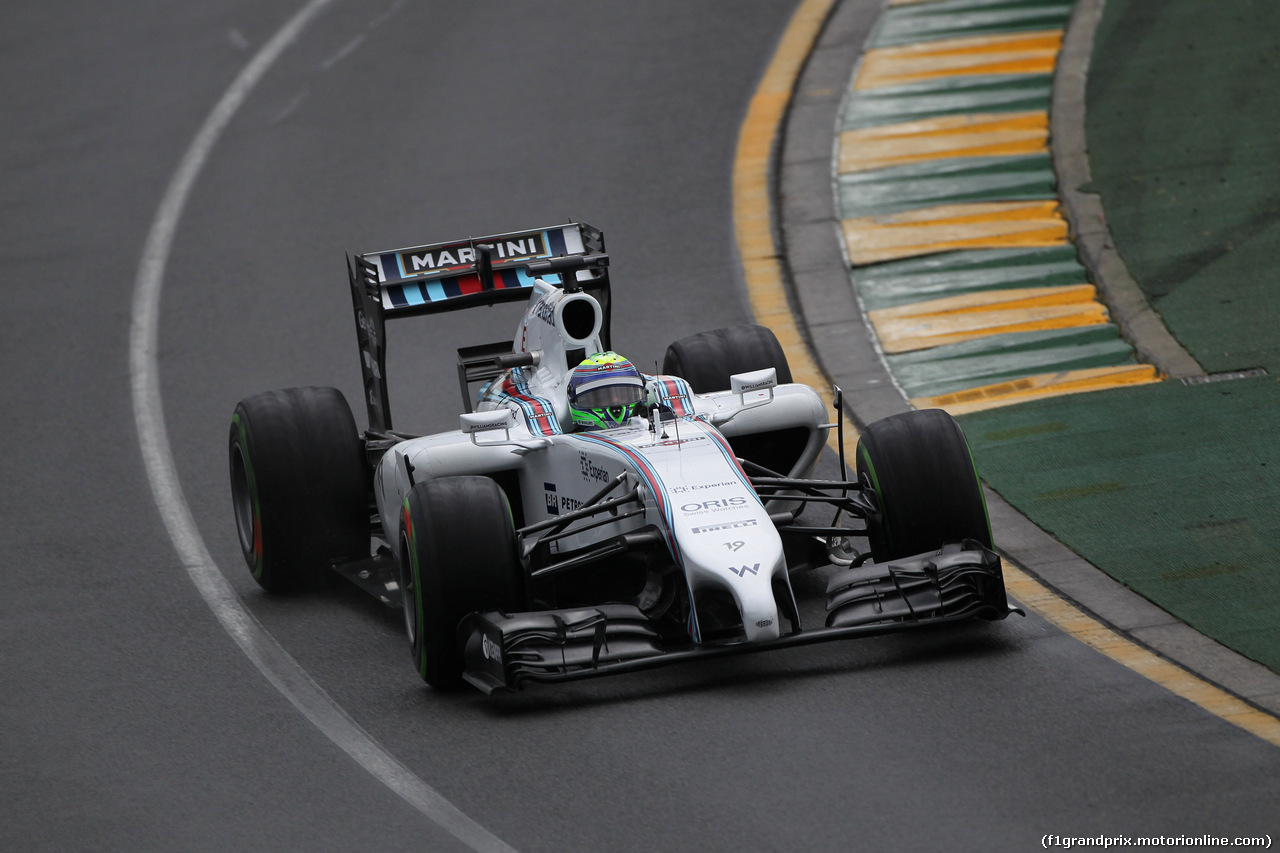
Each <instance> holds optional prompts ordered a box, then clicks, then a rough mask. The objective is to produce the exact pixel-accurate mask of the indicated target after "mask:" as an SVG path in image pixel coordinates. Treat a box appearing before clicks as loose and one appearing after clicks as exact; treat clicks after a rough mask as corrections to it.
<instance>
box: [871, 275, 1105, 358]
mask: <svg viewBox="0 0 1280 853" xmlns="http://www.w3.org/2000/svg"><path fill="white" fill-rule="evenodd" d="M1096 295H1097V292H1096V291H1095V289H1094V287H1093V285H1091V284H1078V285H1063V286H1059V287H1028V288H1017V289H1010V290H986V291H982V292H981V293H972V294H965V295H963V296H949V297H947V298H945V299H932V300H929V301H927V302H915V303H912V304H910V305H900V306H898V307H896V308H881V309H878V310H875V311H869V312H867V317H868V318H869V319H870V320H871V324H872V326H874V327H875V330H876V336H877V337H878V338H879V339H880V346H881V347H882V348H883V349H884V351H885V352H887V353H899V352H911V351H913V350H921V349H931V348H932V347H937V346H942V345H943V344H954V343H959V342H960V341H968V340H973V339H974V338H985V337H990V336H991V335H1002V334H1008V333H1011V332H1037V331H1043V330H1046V329H1066V328H1073V327H1077V326H1097V325H1101V324H1102V323H1105V322H1107V311H1106V309H1105V308H1104V307H1103V306H1102V305H1101V303H1099V302H1098V301H1097V300H1096V298H1095V297H1096Z"/></svg>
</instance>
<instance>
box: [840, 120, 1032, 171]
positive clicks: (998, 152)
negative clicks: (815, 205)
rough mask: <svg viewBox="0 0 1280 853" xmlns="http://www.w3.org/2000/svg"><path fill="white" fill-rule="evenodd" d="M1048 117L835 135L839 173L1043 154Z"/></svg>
mask: <svg viewBox="0 0 1280 853" xmlns="http://www.w3.org/2000/svg"><path fill="white" fill-rule="evenodd" d="M1048 142H1049V116H1048V114H1047V113H1043V112H1022V113H992V114H973V115H960V116H943V117H941V118H931V119H922V120H920V121H911V122H904V123H902V124H890V125H883V126H881V127H870V128H865V129H862V130H847V131H845V132H844V133H842V134H840V166H839V171H840V173H841V174H847V173H850V172H864V171H868V170H870V169H883V168H886V167H888V166H901V165H904V164H907V163H918V162H921V161H925V160H941V159H946V158H949V157H1011V156H1017V155H1024V154H1043V153H1044V152H1046V151H1048V150H1049V148H1048Z"/></svg>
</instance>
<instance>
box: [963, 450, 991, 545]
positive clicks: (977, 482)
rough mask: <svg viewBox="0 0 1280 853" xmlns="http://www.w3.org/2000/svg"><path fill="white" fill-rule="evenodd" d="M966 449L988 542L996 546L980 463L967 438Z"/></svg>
mask: <svg viewBox="0 0 1280 853" xmlns="http://www.w3.org/2000/svg"><path fill="white" fill-rule="evenodd" d="M961 433H962V434H963V430H961ZM964 444H965V451H966V452H967V453H968V454H969V465H970V466H971V467H972V468H973V482H974V486H975V488H977V490H978V500H979V501H980V502H981V503H982V517H983V518H985V519H986V521H987V542H988V543H990V545H991V547H992V548H994V547H995V545H996V537H995V534H994V533H992V532H991V510H989V509H987V496H986V495H984V494H983V493H982V478H981V477H979V476H978V463H977V462H976V461H975V460H974V458H973V449H972V448H970V447H969V440H968V439H967V438H966V439H965V442H964Z"/></svg>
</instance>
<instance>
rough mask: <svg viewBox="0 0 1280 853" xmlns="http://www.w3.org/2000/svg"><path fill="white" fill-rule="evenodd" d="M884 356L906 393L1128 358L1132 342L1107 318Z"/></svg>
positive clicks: (927, 394)
mask: <svg viewBox="0 0 1280 853" xmlns="http://www.w3.org/2000/svg"><path fill="white" fill-rule="evenodd" d="M885 360H886V361H888V362H889V369H890V371H892V373H893V375H894V378H895V379H897V380H898V384H899V385H901V386H902V389H903V390H904V391H906V392H907V395H908V396H910V397H933V396H936V395H938V394H950V393H952V392H954V391H961V390H964V389H965V388H977V387H980V386H983V385H994V384H996V383H999V382H1008V381H1010V380H1013V379H1019V378H1022V377H1025V376H1034V375H1037V374H1042V373H1059V372H1062V371H1066V370H1085V369H1087V368H1094V367H1119V366H1122V365H1129V364H1134V358H1133V348H1132V347H1130V346H1129V345H1128V344H1127V343H1125V342H1124V341H1123V340H1121V338H1120V330H1119V329H1117V328H1116V327H1115V326H1113V325H1111V324H1110V323H1105V324H1101V325H1097V326H1083V327H1080V328H1074V329H1051V330H1048V331H1043V332H1015V333H1012V334H1005V335H991V336H989V337H984V338H977V339H975V340H972V341H965V342H963V343H958V344H947V345H945V346H940V347H934V348H933V349H929V350H921V351H919V352H908V353H902V354H901V355H888V356H885Z"/></svg>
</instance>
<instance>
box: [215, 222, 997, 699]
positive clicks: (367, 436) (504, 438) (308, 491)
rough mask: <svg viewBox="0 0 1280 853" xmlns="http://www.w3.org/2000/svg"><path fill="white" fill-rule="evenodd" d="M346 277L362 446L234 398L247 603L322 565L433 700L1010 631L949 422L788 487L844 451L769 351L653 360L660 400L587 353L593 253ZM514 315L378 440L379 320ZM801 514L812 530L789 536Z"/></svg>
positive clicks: (497, 239)
mask: <svg viewBox="0 0 1280 853" xmlns="http://www.w3.org/2000/svg"><path fill="white" fill-rule="evenodd" d="M348 273H349V277H350V282H351V292H352V297H353V301H354V307H355V318H356V332H357V338H358V342H359V347H360V357H361V366H362V372H363V379H364V389H365V403H366V406H367V409H368V417H369V428H368V429H367V430H366V431H365V432H364V433H363V434H360V433H359V432H358V431H357V427H356V424H355V420H354V418H353V417H352V413H351V409H350V407H349V406H348V405H347V402H346V400H345V399H344V397H343V396H342V394H341V393H340V392H339V391H337V390H336V389H333V388H291V389H286V390H283V391H271V392H267V393H263V394H257V395H254V396H251V397H248V398H246V399H244V400H242V401H241V402H240V404H239V405H238V406H237V407H236V410H235V414H234V415H233V417H232V420H231V432H230V457H231V490H232V501H233V505H234V510H235V519H236V526H237V528H238V530H239V534H240V544H241V548H242V549H243V552H244V557H245V560H246V561H247V562H248V564H249V568H250V570H251V571H252V573H253V576H254V578H255V579H256V580H257V581H258V583H259V584H261V585H262V586H263V587H264V588H265V589H267V590H268V591H270V592H284V591H287V590H291V589H295V588H297V587H299V586H301V585H304V584H306V583H307V582H308V581H309V580H310V579H311V578H312V577H313V576H314V575H315V573H316V572H319V571H321V570H324V569H326V568H331V569H334V570H336V571H337V572H339V573H340V574H342V575H344V576H346V577H347V578H349V579H350V580H352V581H353V582H354V583H356V584H357V585H359V586H360V587H361V588H362V589H365V590H366V591H368V592H370V593H371V594H373V595H374V596H376V597H377V598H379V599H380V600H382V601H383V602H385V603H386V604H388V605H390V606H393V607H397V608H403V610H404V621H405V627H406V629H407V632H408V635H409V640H410V643H411V646H412V650H413V660H414V663H415V665H416V667H417V670H418V673H419V675H421V676H422V678H423V679H424V680H425V681H426V682H427V683H428V684H430V685H432V686H433V687H446V686H452V685H455V684H457V683H459V682H460V681H461V680H463V679H465V680H466V681H467V682H469V683H471V684H472V685H474V686H476V687H478V688H479V689H481V690H483V691H485V692H486V693H489V692H492V691H494V690H497V689H508V690H514V689H518V688H519V687H520V685H521V683H522V682H524V681H561V680H567V679H574V678H583V677H588V676H594V675H601V674H605V673H615V672H623V671H627V670H635V669H642V668H648V667H653V666H657V665H663V664H667V663H671V662H675V661H682V660H690V659H695V658H700V657H708V656H716V655H727V654H736V653H741V652H750V651H757V650H764V649H774V648H780V647H783V646H789V645H797V644H804V643H812V642H818V641H824V640H831V639H837V638H842V637H850V636H855V635H863V634H877V633H884V632H888V631H898V630H903V629H909V628H913V627H917V626H922V625H930V624H935V623H941V622H951V621H956V620H961V619H969V618H971V617H980V618H984V619H1003V618H1004V617H1005V616H1007V615H1008V614H1009V613H1010V612H1013V610H1014V609H1013V608H1011V607H1010V606H1009V604H1008V601H1007V599H1006V597H1005V589H1004V580H1003V575H1002V573H1001V567H1000V560H999V558H998V557H997V556H996V555H995V554H994V553H993V552H992V551H991V547H992V541H991V529H990V525H989V523H988V520H987V514H986V504H985V502H984V500H983V496H982V491H981V487H980V486H979V483H978V479H977V476H976V473H975V471H974V467H973V462H972V459H971V458H970V455H969V450H968V445H967V444H966V442H965V438H964V435H963V433H962V432H961V431H960V428H959V426H957V424H956V423H955V421H954V420H952V419H951V417H950V416H949V415H947V414H946V413H945V412H942V411H940V410H927V411H915V412H909V413H906V414H903V415H897V416H894V417H890V418H886V419H885V420H882V421H879V422H877V423H873V424H871V425H870V426H869V427H867V429H865V430H864V432H863V434H862V436H861V437H860V439H859V441H858V446H857V462H856V470H857V480H856V481H846V480H838V481H824V480H814V479H810V476H811V474H812V471H813V469H814V467H815V464H816V463H817V460H818V457H819V454H820V452H821V450H822V448H823V447H824V445H825V439H826V436H827V433H828V431H829V430H830V429H832V428H836V429H840V435H841V441H840V456H841V459H840V463H841V467H840V470H841V471H842V472H843V471H845V470H846V469H845V467H844V464H843V463H844V459H843V455H844V454H843V430H842V429H841V427H840V423H834V424H833V423H828V422H827V421H828V418H827V416H826V407H825V404H824V403H823V401H822V400H821V399H820V398H819V396H818V394H817V393H816V392H814V391H813V390H812V389H811V388H809V387H807V386H804V385H799V384H793V383H792V382H791V375H790V370H789V369H788V366H787V362H786V358H785V356H784V354H783V352H782V349H781V347H780V346H779V345H778V341H777V339H776V338H775V337H774V336H773V334H772V332H770V331H769V330H767V329H765V328H763V327H760V326H737V327H732V328H727V329H720V330H718V331H713V332H704V333H701V334H697V335H693V336H692V337H688V338H685V339H683V340H680V341H677V342H676V343H674V344H672V345H671V346H670V347H669V348H668V350H667V353H666V359H665V363H664V365H663V372H662V374H659V375H645V374H642V373H640V372H639V371H638V370H636V369H635V367H634V366H633V365H631V363H630V362H629V361H627V360H626V359H624V358H622V357H621V356H618V355H617V354H615V353H612V352H610V350H609V307H610V298H609V263H608V256H607V255H606V254H605V252H604V240H603V236H602V234H601V233H600V232H599V231H597V230H596V229H594V228H592V227H590V226H588V225H585V224H582V223H571V224H568V225H562V226H557V227H554V228H546V229H539V230H534V231H523V232H516V233H510V234H500V235H495V236H491V237H485V238H481V239H473V240H467V241H461V242H454V243H435V244H431V245H426V246H417V247H413V248H408V249H397V250H393V251H387V252H376V253H370V254H366V255H360V256H357V257H356V258H355V259H354V261H348ZM515 300H522V301H527V303H528V307H527V309H526V310H525V313H524V316H523V318H522V319H521V321H520V323H519V326H518V327H517V329H516V332H515V336H514V337H513V338H512V339H510V340H509V341H502V342H499V343H495V344H486V345H480V346H471V347H464V348H462V349H460V350H459V351H458V361H457V367H458V383H459V386H460V388H461V391H462V398H463V412H462V414H461V416H460V428H459V429H457V430H454V431H451V432H446V433H441V434H439V435H429V436H421V437H419V436H414V435H410V434H406V433H403V432H399V431H396V430H393V429H392V425H391V413H390V405H389V401H388V395H387V385H386V379H385V376H386V369H385V366H386V349H385V336H384V323H385V321H386V320H387V319H392V318H399V317H409V316H414V315H421V314H434V313H438V312H444V311H452V310H455V309H461V308H468V307H471V306H475V305H492V304H495V303H499V302H508V301H515ZM477 387H478V392H477V391H475V390H474V389H476V388H477ZM839 408H840V407H839V403H838V401H837V410H839ZM823 505H825V506H826V507H827V508H828V509H829V510H830V511H832V512H833V513H834V518H833V519H832V520H831V521H830V522H829V523H825V524H823V523H816V524H815V523H810V522H807V521H805V520H804V519H802V518H801V516H802V514H806V515H807V514H808V513H804V510H805V508H806V507H809V508H810V512H811V511H812V508H814V507H815V506H816V507H817V508H818V509H821V508H822V506H823ZM823 517H824V518H825V517H826V516H823ZM864 539H865V540H866V541H867V543H868V547H867V548H866V550H863V551H859V550H858V549H857V548H856V547H855V545H856V544H859V543H861V542H862V541H863V540H864ZM822 566H834V567H835V571H834V572H833V573H832V575H831V577H830V579H829V583H828V585H827V601H826V611H827V616H826V620H825V621H826V624H825V626H823V627H821V628H806V627H803V626H802V625H801V619H800V608H799V607H798V606H797V601H796V598H795V595H794V593H793V590H792V585H791V581H790V577H791V575H792V574H793V573H795V572H799V571H803V570H806V569H813V568H817V567H822Z"/></svg>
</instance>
